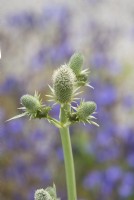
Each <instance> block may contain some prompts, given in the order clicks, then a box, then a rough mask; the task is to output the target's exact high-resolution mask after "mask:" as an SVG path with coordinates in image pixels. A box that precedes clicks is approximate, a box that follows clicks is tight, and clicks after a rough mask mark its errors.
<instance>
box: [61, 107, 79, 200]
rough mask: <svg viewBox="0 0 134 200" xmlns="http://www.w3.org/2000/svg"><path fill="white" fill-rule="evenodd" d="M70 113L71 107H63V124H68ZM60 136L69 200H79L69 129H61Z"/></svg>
mask: <svg viewBox="0 0 134 200" xmlns="http://www.w3.org/2000/svg"><path fill="white" fill-rule="evenodd" d="M68 111H70V105H66V104H65V105H64V106H61V109H60V121H61V123H63V124H65V123H66V122H67V116H66V113H67V112H68ZM60 136H61V141H62V147H63V153H64V162H65V171H66V182H67V193H68V200H77V195H76V181H75V170H74V160H73V153H72V146H71V139H70V132H69V127H64V128H60Z"/></svg>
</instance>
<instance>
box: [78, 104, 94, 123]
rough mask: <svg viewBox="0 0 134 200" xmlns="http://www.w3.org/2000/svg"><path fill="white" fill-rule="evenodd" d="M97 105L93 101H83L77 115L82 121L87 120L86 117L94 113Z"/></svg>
mask: <svg viewBox="0 0 134 200" xmlns="http://www.w3.org/2000/svg"><path fill="white" fill-rule="evenodd" d="M96 108H97V105H96V103H95V102H93V101H87V102H81V104H80V106H78V108H77V116H78V118H79V120H80V121H86V119H87V118H88V117H89V116H90V115H91V114H93V113H94V111H95V110H96Z"/></svg>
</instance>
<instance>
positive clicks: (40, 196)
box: [34, 189, 53, 200]
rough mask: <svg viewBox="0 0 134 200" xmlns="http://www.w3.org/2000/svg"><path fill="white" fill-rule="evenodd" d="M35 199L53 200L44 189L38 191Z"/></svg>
mask: <svg viewBox="0 0 134 200" xmlns="http://www.w3.org/2000/svg"><path fill="white" fill-rule="evenodd" d="M34 199H35V200H53V199H52V197H51V196H50V194H49V193H48V192H47V191H45V190H44V189H38V190H36V192H35V194H34Z"/></svg>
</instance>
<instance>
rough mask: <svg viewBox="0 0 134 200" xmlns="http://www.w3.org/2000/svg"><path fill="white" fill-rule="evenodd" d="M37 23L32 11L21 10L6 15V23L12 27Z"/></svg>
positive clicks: (29, 25) (30, 25) (22, 26)
mask: <svg viewBox="0 0 134 200" xmlns="http://www.w3.org/2000/svg"><path fill="white" fill-rule="evenodd" d="M38 23H39V21H38V19H37V18H36V17H35V14H34V13H30V12H26V11H22V12H19V13H16V14H13V15H10V16H8V17H7V24H8V25H10V26H12V27H17V28H24V27H30V28H31V27H34V26H35V25H37V24H38Z"/></svg>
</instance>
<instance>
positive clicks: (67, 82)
mask: <svg viewBox="0 0 134 200" xmlns="http://www.w3.org/2000/svg"><path fill="white" fill-rule="evenodd" d="M74 83H75V74H74V73H73V71H72V69H71V68H69V67H68V66H67V65H63V66H61V67H60V68H59V69H57V70H56V71H55V72H54V74H53V90H54V98H55V100H56V101H57V102H59V103H61V104H64V103H70V102H71V101H72V98H73V92H74Z"/></svg>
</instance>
